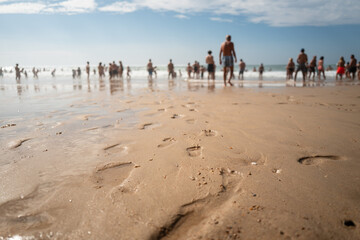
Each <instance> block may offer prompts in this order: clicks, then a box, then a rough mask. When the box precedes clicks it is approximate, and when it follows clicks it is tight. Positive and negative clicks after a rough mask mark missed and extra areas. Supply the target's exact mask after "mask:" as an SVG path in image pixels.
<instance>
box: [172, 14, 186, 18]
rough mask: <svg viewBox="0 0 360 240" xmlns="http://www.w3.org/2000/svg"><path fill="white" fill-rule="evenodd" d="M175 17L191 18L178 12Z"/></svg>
mask: <svg viewBox="0 0 360 240" xmlns="http://www.w3.org/2000/svg"><path fill="white" fill-rule="evenodd" d="M174 17H176V18H179V19H189V17H188V16H186V15H184V14H177V15H175V16H174Z"/></svg>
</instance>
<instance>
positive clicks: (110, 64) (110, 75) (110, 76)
mask: <svg viewBox="0 0 360 240" xmlns="http://www.w3.org/2000/svg"><path fill="white" fill-rule="evenodd" d="M108 71H109V79H111V78H112V77H113V75H112V63H109V68H108Z"/></svg>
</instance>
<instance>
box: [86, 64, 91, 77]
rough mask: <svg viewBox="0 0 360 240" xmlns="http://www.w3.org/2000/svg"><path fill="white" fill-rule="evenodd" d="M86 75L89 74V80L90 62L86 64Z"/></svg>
mask: <svg viewBox="0 0 360 240" xmlns="http://www.w3.org/2000/svg"><path fill="white" fill-rule="evenodd" d="M86 74H87V78H89V77H90V63H89V62H87V63H86Z"/></svg>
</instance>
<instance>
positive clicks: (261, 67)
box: [259, 63, 265, 80]
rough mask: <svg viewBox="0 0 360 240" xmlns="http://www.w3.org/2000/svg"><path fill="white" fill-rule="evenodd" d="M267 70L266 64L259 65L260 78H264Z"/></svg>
mask: <svg viewBox="0 0 360 240" xmlns="http://www.w3.org/2000/svg"><path fill="white" fill-rule="evenodd" d="M264 71H265V68H264V65H263V64H262V63H261V64H260V66H259V78H260V79H261V80H262V76H263V72H264Z"/></svg>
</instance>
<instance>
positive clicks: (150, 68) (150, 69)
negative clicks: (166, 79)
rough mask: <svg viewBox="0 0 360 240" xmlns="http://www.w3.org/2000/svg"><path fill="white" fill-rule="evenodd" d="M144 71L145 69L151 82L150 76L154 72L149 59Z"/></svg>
mask: <svg viewBox="0 0 360 240" xmlns="http://www.w3.org/2000/svg"><path fill="white" fill-rule="evenodd" d="M146 69H147V71H148V73H149V76H148V79H149V80H152V74H153V72H154V68H153V64H152V62H151V59H149V62H148V64H147V66H146Z"/></svg>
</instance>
